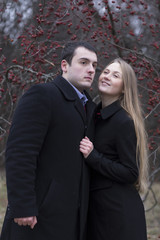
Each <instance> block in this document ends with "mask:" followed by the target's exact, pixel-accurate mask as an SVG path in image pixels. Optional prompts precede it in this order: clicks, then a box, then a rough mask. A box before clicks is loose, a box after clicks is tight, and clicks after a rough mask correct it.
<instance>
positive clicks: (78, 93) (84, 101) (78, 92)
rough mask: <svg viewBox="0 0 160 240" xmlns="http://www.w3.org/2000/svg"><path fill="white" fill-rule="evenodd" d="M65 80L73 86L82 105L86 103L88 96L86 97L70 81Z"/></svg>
mask: <svg viewBox="0 0 160 240" xmlns="http://www.w3.org/2000/svg"><path fill="white" fill-rule="evenodd" d="M66 81H67V82H68V83H69V84H70V85H71V86H72V87H73V88H74V90H75V91H76V93H77V95H78V97H79V98H80V100H81V102H82V104H83V106H84V105H85V104H86V103H87V101H88V98H87V97H86V95H85V94H84V93H81V92H80V91H79V90H78V89H77V88H76V87H75V86H74V85H73V84H72V83H70V82H69V81H68V80H67V79H66Z"/></svg>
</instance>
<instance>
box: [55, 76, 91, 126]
mask: <svg viewBox="0 0 160 240" xmlns="http://www.w3.org/2000/svg"><path fill="white" fill-rule="evenodd" d="M53 82H54V84H55V85H56V86H57V87H58V88H59V90H60V91H61V92H62V94H63V96H64V97H65V98H66V100H67V101H72V102H73V103H74V106H75V108H76V109H77V111H78V112H79V113H80V115H81V117H82V119H83V121H84V122H85V123H86V121H87V119H88V121H89V120H90V118H91V116H92V114H93V111H94V109H95V103H93V102H92V100H91V98H90V96H89V94H88V93H87V92H86V91H84V93H85V95H86V96H87V98H88V101H87V104H86V109H87V119H86V113H85V111H84V107H83V105H82V103H81V100H80V99H79V97H78V95H77V93H76V91H75V90H74V88H73V87H72V86H71V85H70V84H69V83H68V82H67V80H65V79H64V78H63V77H62V76H60V75H59V76H58V77H56V78H55V79H54V80H53Z"/></svg>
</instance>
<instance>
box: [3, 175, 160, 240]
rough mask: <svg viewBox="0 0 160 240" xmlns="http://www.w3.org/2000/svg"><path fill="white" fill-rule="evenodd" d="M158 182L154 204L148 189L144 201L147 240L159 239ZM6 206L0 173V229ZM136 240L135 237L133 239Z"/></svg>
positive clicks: (155, 187)
mask: <svg viewBox="0 0 160 240" xmlns="http://www.w3.org/2000/svg"><path fill="white" fill-rule="evenodd" d="M159 185H160V184H159V183H155V184H154V185H153V191H154V193H155V196H156V200H157V203H156V204H155V199H154V196H153V194H152V192H151V191H150V192H149V194H148V197H147V200H146V201H145V203H144V206H145V209H146V210H147V209H149V208H152V206H154V204H155V207H153V208H152V209H151V210H150V211H146V221H147V233H148V240H160V190H159V189H160V188H159ZM6 206H7V194H6V184H5V176H4V174H2V173H1V174H0V231H1V227H2V223H3V219H4V214H5V210H6ZM135 240H136V239H135Z"/></svg>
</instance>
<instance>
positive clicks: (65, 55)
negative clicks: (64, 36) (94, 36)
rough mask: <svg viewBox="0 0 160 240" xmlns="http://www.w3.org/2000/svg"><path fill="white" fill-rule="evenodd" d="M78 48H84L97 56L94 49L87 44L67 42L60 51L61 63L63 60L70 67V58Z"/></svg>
mask: <svg viewBox="0 0 160 240" xmlns="http://www.w3.org/2000/svg"><path fill="white" fill-rule="evenodd" d="M78 47H84V48H86V49H88V50H89V51H91V52H94V53H95V54H97V52H96V49H95V48H94V47H93V46H92V45H91V44H89V43H88V42H69V43H67V44H66V45H65V46H64V49H63V50H62V54H61V61H62V60H63V59H65V60H66V61H67V62H68V64H69V65H71V62H72V58H73V57H74V55H75V50H76V49H77V48H78Z"/></svg>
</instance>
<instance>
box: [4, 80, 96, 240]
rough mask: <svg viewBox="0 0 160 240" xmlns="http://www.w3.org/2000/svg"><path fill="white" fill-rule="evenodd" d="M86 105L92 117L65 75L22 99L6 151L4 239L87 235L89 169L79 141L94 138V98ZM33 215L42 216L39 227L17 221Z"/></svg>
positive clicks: (58, 239) (69, 238) (77, 239)
mask: <svg viewBox="0 0 160 240" xmlns="http://www.w3.org/2000/svg"><path fill="white" fill-rule="evenodd" d="M87 97H89V96H87ZM86 108H87V118H86V113H85V111H84V108H83V105H82V103H81V102H80V99H79V97H78V95H77V93H76V92H75V90H74V89H73V88H72V87H71V86H70V84H69V83H68V82H67V81H66V80H65V79H63V78H62V77H61V76H59V77H57V78H56V79H55V80H54V81H53V82H51V83H46V84H38V85H35V86H33V87H32V88H31V89H30V90H29V91H27V92H26V93H25V94H24V95H23V97H22V98H21V100H20V101H19V104H18V107H17V109H16V111H15V114H14V118H13V122H12V126H11V129H10V134H9V138H8V143H7V149H6V178H7V188H8V202H9V204H8V208H7V212H6V217H5V221H4V225H3V230H2V235H1V240H64V239H65V240H82V239H83V240H84V239H85V233H86V216H87V209H88V195H89V170H88V167H87V165H86V163H85V162H84V159H83V156H82V154H81V153H80V151H79V143H80V141H81V139H82V138H83V137H84V136H85V135H87V136H88V137H89V138H91V139H92V137H93V128H94V123H93V121H92V120H91V119H92V118H91V116H92V114H93V111H94V108H95V104H94V103H92V102H91V100H89V101H88V103H87V106H86ZM87 119H88V120H87ZM27 216H38V223H37V224H36V225H35V227H34V229H33V230H32V229H30V227H29V226H18V225H17V224H16V223H14V221H13V218H19V217H27Z"/></svg>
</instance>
